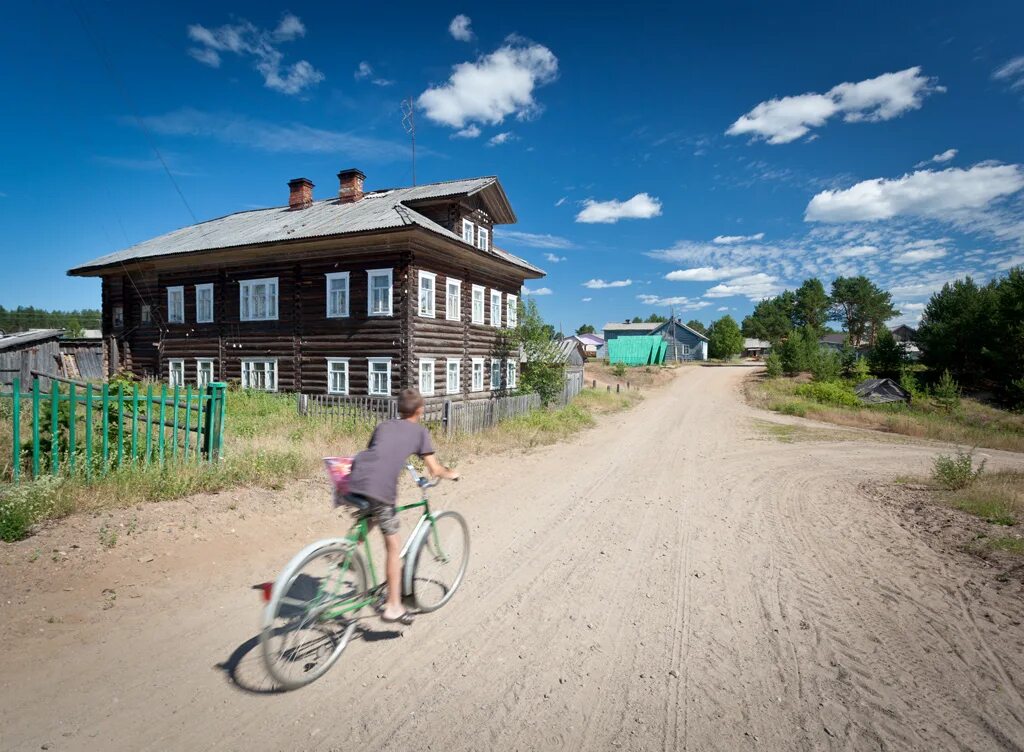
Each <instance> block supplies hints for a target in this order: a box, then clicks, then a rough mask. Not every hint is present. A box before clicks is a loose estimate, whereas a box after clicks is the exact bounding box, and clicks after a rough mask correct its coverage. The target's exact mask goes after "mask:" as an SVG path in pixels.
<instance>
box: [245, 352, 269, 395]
mask: <svg viewBox="0 0 1024 752" xmlns="http://www.w3.org/2000/svg"><path fill="white" fill-rule="evenodd" d="M256 363H265V364H269V365H271V366H272V368H271V369H270V371H271V375H272V377H273V381H274V384H273V388H272V389H261V390H260V391H264V392H276V391H277V358H242V362H241V377H242V388H243V389H256V388H257V387H254V386H252V385H251V384H252V378H251V372H252V366H253V365H255V364H256ZM246 365H248V366H249V369H248V370H246ZM264 370H265V369H264Z"/></svg>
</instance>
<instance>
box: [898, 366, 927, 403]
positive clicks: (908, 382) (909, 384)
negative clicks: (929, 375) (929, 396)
mask: <svg viewBox="0 0 1024 752" xmlns="http://www.w3.org/2000/svg"><path fill="white" fill-rule="evenodd" d="M900 386H901V387H903V389H904V390H905V391H906V392H907V394H909V395H910V401H911V402H916V401H917V400H919V399H921V398H922V397H924V396H925V394H926V392H925V391H924V390H923V389H922V388H921V382H919V381H918V380H917V376H915V375H914V372H913V371H911V370H910V369H909V368H904V369H903V372H902V373H900Z"/></svg>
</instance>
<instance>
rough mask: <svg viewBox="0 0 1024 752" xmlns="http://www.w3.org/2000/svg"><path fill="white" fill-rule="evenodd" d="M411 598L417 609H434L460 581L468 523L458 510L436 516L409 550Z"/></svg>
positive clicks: (466, 558) (466, 557)
mask: <svg viewBox="0 0 1024 752" xmlns="http://www.w3.org/2000/svg"><path fill="white" fill-rule="evenodd" d="M408 561H410V562H412V567H413V570H412V577H411V586H412V597H413V600H414V601H415V603H416V607H417V608H418V609H419V610H420V611H427V612H429V611H436V610H437V609H439V608H441V606H443V605H444V604H446V603H447V602H448V601H449V600H451V597H452V596H453V595H455V591H456V590H457V589H458V587H459V585H461V584H462V578H463V576H464V575H465V574H466V567H467V565H468V564H469V526H468V525H467V524H466V520H465V519H463V517H462V515H461V514H459V513H458V512H441V513H440V514H438V515H435V516H434V518H433V520H431V521H430V522H429V523H428V524H427V525H426V526H424V529H423V531H422V532H421V533H420V535H419V538H418V540H417V542H416V545H415V546H414V547H413V548H412V550H411V551H410V552H409V558H408Z"/></svg>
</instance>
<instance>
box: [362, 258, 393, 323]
mask: <svg viewBox="0 0 1024 752" xmlns="http://www.w3.org/2000/svg"><path fill="white" fill-rule="evenodd" d="M366 274H367V277H368V278H369V288H370V292H369V295H367V300H366V302H367V310H366V313H367V315H368V316H390V315H391V270H390V269H370V270H369V271H368V272H366Z"/></svg>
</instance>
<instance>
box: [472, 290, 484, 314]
mask: <svg viewBox="0 0 1024 752" xmlns="http://www.w3.org/2000/svg"><path fill="white" fill-rule="evenodd" d="M473 323H474V324H482V323H484V288H482V287H481V286H480V285H473Z"/></svg>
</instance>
